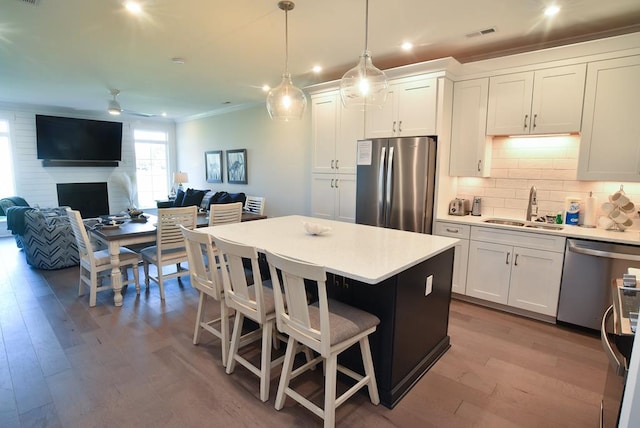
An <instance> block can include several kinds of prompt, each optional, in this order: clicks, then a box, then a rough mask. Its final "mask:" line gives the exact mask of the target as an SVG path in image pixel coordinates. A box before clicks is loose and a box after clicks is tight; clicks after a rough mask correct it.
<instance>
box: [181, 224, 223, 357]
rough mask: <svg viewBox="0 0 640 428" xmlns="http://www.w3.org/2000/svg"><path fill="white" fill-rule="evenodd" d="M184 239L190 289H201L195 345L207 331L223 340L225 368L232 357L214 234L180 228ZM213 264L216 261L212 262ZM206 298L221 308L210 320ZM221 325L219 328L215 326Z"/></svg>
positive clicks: (199, 290) (194, 333)
mask: <svg viewBox="0 0 640 428" xmlns="http://www.w3.org/2000/svg"><path fill="white" fill-rule="evenodd" d="M180 230H181V231H182V235H183V236H184V241H185V248H186V250H187V258H188V260H189V272H190V273H191V274H190V279H191V286H192V287H193V288H195V289H196V290H198V294H199V295H200V298H199V299H198V311H197V313H196V325H195V330H194V332H193V344H194V345H197V344H198V343H200V333H201V332H202V330H206V331H208V332H209V333H211V334H213V335H214V336H216V337H217V338H219V339H220V341H221V345H220V347H221V348H222V365H223V366H226V365H227V359H228V355H229V307H228V306H227V305H226V304H225V301H224V287H223V285H222V275H221V270H220V266H219V264H218V263H216V262H215V260H216V258H217V257H216V256H217V250H216V248H215V247H214V245H213V241H212V239H211V235H210V234H208V233H204V232H198V231H197V230H189V229H187V228H185V227H184V226H182V225H180ZM212 261H214V262H213V263H212ZM207 297H212V298H213V299H215V300H216V301H217V302H218V304H219V307H220V316H219V317H217V318H212V319H209V320H207V317H206V308H205V305H206V302H207ZM216 325H218V328H216V327H215V326H216Z"/></svg>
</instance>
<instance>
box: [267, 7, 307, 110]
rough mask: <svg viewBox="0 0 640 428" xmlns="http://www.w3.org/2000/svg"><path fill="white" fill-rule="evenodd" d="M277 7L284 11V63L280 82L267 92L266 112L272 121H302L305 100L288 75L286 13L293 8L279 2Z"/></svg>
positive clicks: (302, 93)
mask: <svg viewBox="0 0 640 428" xmlns="http://www.w3.org/2000/svg"><path fill="white" fill-rule="evenodd" d="M278 7H279V8H280V9H282V10H284V22H285V32H284V34H285V62H284V73H283V74H282V82H280V84H279V85H278V86H276V87H275V88H273V89H272V90H270V91H269V95H267V111H268V112H269V116H271V119H274V120H284V121H288V120H290V119H302V116H303V115H304V110H305V108H306V106H307V98H306V97H305V95H304V92H302V90H300V89H298V88H296V87H295V86H294V85H293V82H292V81H291V74H289V19H288V12H289V11H290V10H292V9H293V8H294V7H295V4H294V3H293V2H292V1H280V2H278Z"/></svg>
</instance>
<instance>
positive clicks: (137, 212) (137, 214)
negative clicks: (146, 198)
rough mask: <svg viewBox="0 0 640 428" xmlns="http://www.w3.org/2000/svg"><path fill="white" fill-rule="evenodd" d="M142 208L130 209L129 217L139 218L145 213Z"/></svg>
mask: <svg viewBox="0 0 640 428" xmlns="http://www.w3.org/2000/svg"><path fill="white" fill-rule="evenodd" d="M143 212H144V211H142V210H129V217H131V218H138V217H140V216H141V215H142V214H143Z"/></svg>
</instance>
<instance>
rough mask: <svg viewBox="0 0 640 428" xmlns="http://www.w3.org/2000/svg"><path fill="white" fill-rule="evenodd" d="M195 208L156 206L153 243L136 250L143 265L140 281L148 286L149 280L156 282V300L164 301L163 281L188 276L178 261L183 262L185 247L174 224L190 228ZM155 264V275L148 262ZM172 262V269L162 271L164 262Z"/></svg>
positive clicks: (194, 224) (169, 263) (191, 227)
mask: <svg viewBox="0 0 640 428" xmlns="http://www.w3.org/2000/svg"><path fill="white" fill-rule="evenodd" d="M197 210H198V208H197V207H195V206H191V207H176V208H159V209H158V224H157V231H156V245H151V246H149V247H146V248H143V249H142V251H140V254H141V255H142V262H143V267H144V282H145V285H146V286H147V288H149V280H151V281H153V282H156V283H157V284H158V287H159V288H160V299H162V300H164V280H165V279H169V278H178V281H180V278H181V277H183V276H185V275H189V271H188V270H187V269H184V268H183V267H182V263H186V262H187V250H186V249H185V247H184V237H183V236H182V232H181V231H180V228H179V227H178V225H180V224H181V225H183V226H184V227H186V228H187V229H194V228H195V227H196V224H197V215H198V212H197ZM150 264H153V265H155V266H156V267H157V270H158V273H157V276H152V275H150V274H149V265H150ZM172 264H175V265H176V271H175V272H171V273H166V274H165V273H164V272H163V268H164V266H167V265H172Z"/></svg>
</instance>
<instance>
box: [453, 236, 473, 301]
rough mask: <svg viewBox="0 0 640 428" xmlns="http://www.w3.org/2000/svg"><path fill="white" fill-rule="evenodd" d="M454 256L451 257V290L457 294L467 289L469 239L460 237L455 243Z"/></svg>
mask: <svg viewBox="0 0 640 428" xmlns="http://www.w3.org/2000/svg"><path fill="white" fill-rule="evenodd" d="M454 248H455V257H454V259H453V279H452V281H451V285H452V286H451V291H453V292H454V293H458V294H466V291H467V264H468V261H469V240H467V239H461V240H460V241H458V243H457V244H456V246H455V247H454Z"/></svg>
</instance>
